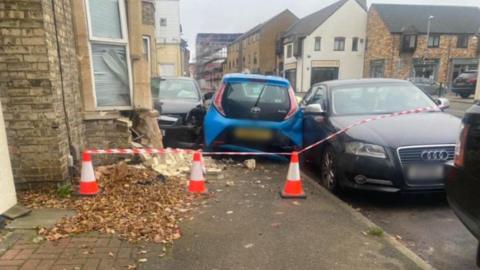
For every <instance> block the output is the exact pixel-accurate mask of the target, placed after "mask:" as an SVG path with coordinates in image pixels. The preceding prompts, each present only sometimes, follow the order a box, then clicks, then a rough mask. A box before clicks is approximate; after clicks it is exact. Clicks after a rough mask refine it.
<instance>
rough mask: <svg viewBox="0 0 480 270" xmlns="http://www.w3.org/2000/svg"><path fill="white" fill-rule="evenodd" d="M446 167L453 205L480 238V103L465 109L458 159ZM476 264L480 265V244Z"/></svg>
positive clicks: (471, 230) (448, 195)
mask: <svg viewBox="0 0 480 270" xmlns="http://www.w3.org/2000/svg"><path fill="white" fill-rule="evenodd" d="M445 167H446V171H447V173H448V177H447V180H446V183H445V184H446V190H447V198H448V201H449V203H450V206H451V207H452V209H453V210H454V212H455V213H456V214H457V216H458V217H459V218H460V220H461V221H462V222H463V224H465V226H466V227H467V228H468V230H470V232H471V233H472V234H473V235H474V236H475V237H476V238H477V239H479V240H480V103H477V104H476V105H474V106H473V107H472V108H470V109H469V110H468V111H467V112H466V114H465V117H464V118H463V123H462V128H461V132H460V136H459V139H458V142H457V146H456V149H455V161H454V162H450V163H448V164H447V165H446V166H445ZM477 265H478V266H479V267H480V244H479V249H478V251H477Z"/></svg>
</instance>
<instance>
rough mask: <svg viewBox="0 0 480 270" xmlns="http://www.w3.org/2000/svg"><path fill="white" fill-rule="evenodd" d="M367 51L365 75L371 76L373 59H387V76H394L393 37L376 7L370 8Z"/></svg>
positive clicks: (385, 65) (385, 70)
mask: <svg viewBox="0 0 480 270" xmlns="http://www.w3.org/2000/svg"><path fill="white" fill-rule="evenodd" d="M367 42H368V44H367V51H366V52H365V65H364V69H363V75H364V77H369V76H370V63H371V61H372V60H385V63H384V67H385V69H384V74H385V77H391V76H392V61H393V59H392V57H393V56H392V54H393V52H392V49H393V42H394V41H393V37H392V35H390V32H389V31H388V28H387V26H386V25H385V24H384V22H383V20H382V18H381V17H380V14H378V12H377V10H376V9H375V7H372V8H370V11H369V12H368V18H367Z"/></svg>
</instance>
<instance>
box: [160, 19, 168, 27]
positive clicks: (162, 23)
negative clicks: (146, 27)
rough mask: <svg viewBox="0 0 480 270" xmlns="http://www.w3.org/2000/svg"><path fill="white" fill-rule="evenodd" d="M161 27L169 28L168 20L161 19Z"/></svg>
mask: <svg viewBox="0 0 480 270" xmlns="http://www.w3.org/2000/svg"><path fill="white" fill-rule="evenodd" d="M160 26H167V18H160Z"/></svg>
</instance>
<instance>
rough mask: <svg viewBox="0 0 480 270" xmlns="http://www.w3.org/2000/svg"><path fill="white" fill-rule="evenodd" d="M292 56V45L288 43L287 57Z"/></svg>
mask: <svg viewBox="0 0 480 270" xmlns="http://www.w3.org/2000/svg"><path fill="white" fill-rule="evenodd" d="M292 56H293V45H292V44H288V45H287V58H290V57H292Z"/></svg>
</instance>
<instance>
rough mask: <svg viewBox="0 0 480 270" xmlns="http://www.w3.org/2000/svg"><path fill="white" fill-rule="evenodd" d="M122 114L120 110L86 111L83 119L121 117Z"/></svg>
mask: <svg viewBox="0 0 480 270" xmlns="http://www.w3.org/2000/svg"><path fill="white" fill-rule="evenodd" d="M121 117H122V115H121V114H120V113H119V112H101V111H98V112H84V113H83V120H87V121H88V120H111V119H119V118H121Z"/></svg>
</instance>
